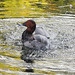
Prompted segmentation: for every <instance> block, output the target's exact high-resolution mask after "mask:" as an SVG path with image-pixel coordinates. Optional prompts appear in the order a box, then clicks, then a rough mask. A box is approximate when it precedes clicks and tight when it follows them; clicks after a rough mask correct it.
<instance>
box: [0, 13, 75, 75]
mask: <svg viewBox="0 0 75 75" xmlns="http://www.w3.org/2000/svg"><path fill="white" fill-rule="evenodd" d="M28 19H32V20H34V21H35V22H36V23H37V26H43V27H45V29H46V30H47V31H49V35H50V42H49V43H50V48H51V49H50V50H48V51H47V52H46V53H44V58H41V59H40V58H39V60H35V63H33V69H34V73H27V72H24V71H25V69H26V68H27V67H26V66H27V64H26V63H25V62H24V61H23V60H21V59H20V56H21V52H22V50H21V48H22V46H20V42H21V34H22V32H23V31H24V30H25V28H24V27H21V26H18V25H17V23H18V22H24V21H26V20H28ZM15 43H18V44H19V46H17V45H16V44H15ZM26 74H27V75H45V74H48V75H75V15H72V14H66V15H63V14H62V15H60V16H52V17H51V18H44V17H40V18H11V19H0V75H26Z"/></svg>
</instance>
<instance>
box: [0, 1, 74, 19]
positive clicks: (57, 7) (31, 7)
mask: <svg viewBox="0 0 75 75" xmlns="http://www.w3.org/2000/svg"><path fill="white" fill-rule="evenodd" d="M71 5H72V6H71ZM71 7H72V8H71ZM74 8H75V2H74V0H69V1H68V0H67V1H66V0H65V1H63V0H62V1H61V0H51V1H50V0H35V1H34V0H0V18H12V17H18V18H19V17H40V16H44V17H49V15H51V12H52V13H75V9H74Z"/></svg>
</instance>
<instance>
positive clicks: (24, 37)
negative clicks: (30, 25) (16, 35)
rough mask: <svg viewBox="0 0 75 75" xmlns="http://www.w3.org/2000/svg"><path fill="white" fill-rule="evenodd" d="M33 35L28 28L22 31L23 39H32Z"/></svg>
mask: <svg viewBox="0 0 75 75" xmlns="http://www.w3.org/2000/svg"><path fill="white" fill-rule="evenodd" d="M32 36H33V34H32V33H30V32H28V31H27V30H25V31H24V32H23V33H22V41H28V40H31V39H32Z"/></svg>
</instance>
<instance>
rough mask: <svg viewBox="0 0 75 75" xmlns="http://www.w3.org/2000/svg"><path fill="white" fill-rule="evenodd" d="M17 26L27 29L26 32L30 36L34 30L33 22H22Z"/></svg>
mask: <svg viewBox="0 0 75 75" xmlns="http://www.w3.org/2000/svg"><path fill="white" fill-rule="evenodd" d="M18 25H21V26H26V27H27V29H26V31H27V32H28V33H30V34H32V33H33V32H34V31H35V29H36V23H35V21H33V20H27V21H26V22H24V23H22V24H21V23H18Z"/></svg>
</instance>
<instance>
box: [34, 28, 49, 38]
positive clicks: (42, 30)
mask: <svg viewBox="0 0 75 75" xmlns="http://www.w3.org/2000/svg"><path fill="white" fill-rule="evenodd" d="M35 34H39V35H42V36H45V37H47V38H50V36H49V34H48V31H46V29H45V28H44V27H36V30H35Z"/></svg>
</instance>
